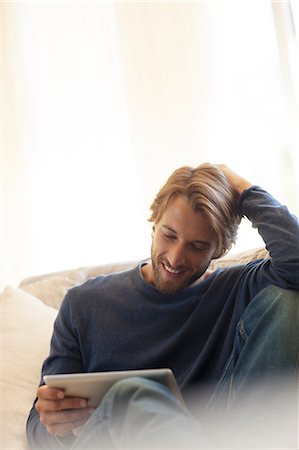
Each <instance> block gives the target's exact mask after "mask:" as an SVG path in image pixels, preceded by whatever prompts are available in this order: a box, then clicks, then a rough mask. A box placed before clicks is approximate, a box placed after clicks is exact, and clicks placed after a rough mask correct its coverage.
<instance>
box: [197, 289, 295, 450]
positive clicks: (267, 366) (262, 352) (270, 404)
mask: <svg viewBox="0 0 299 450" xmlns="http://www.w3.org/2000/svg"><path fill="white" fill-rule="evenodd" d="M298 359H299V292H298V291H292V290H286V289H281V288H278V287H276V286H272V285H271V286H268V287H267V288H265V289H264V290H262V291H261V292H260V293H259V294H257V295H256V297H255V298H254V299H253V300H252V301H251V302H250V304H249V305H248V307H247V308H246V310H245V311H244V313H243V315H242V317H241V319H240V321H239V323H238V326H237V330H236V335H235V341H234V345H233V350H232V353H231V356H230V358H229V361H228V364H227V367H226V369H225V371H224V373H223V376H222V379H221V380H220V382H219V384H218V386H217V389H216V391H215V393H214V395H213V398H212V399H211V401H210V404H209V407H208V414H207V416H206V417H207V421H209V423H210V425H211V424H212V426H213V424H214V423H215V421H217V420H218V419H219V418H220V421H219V420H218V423H220V422H221V421H222V423H223V427H224V428H226V430H227V434H230V436H232V435H233V434H234V435H235V436H236V432H237V433H238V432H240V430H242V433H243V434H242V433H240V434H242V436H243V438H244V436H246V439H247V441H248V442H249V443H250V444H251V445H252V447H250V448H256V447H254V443H256V445H260V443H261V442H263V443H264V445H265V446H268V447H269V446H270V448H277V447H276V446H275V447H273V445H274V443H275V445H278V443H279V442H281V444H282V448H297V445H296V444H297V443H298ZM248 442H247V445H248V446H249V444H248ZM269 442H270V444H269ZM292 445H294V447H292ZM271 446H272V447H271Z"/></svg>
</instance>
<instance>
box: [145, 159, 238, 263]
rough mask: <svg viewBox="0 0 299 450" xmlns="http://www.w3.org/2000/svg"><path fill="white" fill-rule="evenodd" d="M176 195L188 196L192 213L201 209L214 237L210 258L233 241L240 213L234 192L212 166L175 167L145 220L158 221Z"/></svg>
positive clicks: (221, 251) (222, 251) (215, 167)
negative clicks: (215, 243) (215, 239)
mask: <svg viewBox="0 0 299 450" xmlns="http://www.w3.org/2000/svg"><path fill="white" fill-rule="evenodd" d="M178 196H184V197H186V198H187V199H188V201H189V203H190V205H191V207H192V209H193V210H194V211H195V212H203V213H204V214H205V216H206V218H207V220H208V222H209V224H210V226H211V228H212V230H213V231H214V232H215V234H216V237H217V248H216V251H215V254H214V256H213V258H219V257H220V256H223V255H224V254H225V253H226V252H227V251H228V250H229V249H230V248H231V246H232V244H233V243H235V241H236V237H237V231H238V225H239V223H240V220H241V216H240V215H239V214H238V211H237V203H238V199H239V194H238V192H237V191H236V190H235V189H234V188H232V187H231V185H230V184H229V183H228V181H227V179H226V177H225V175H224V174H223V173H222V171H221V170H220V169H219V168H218V167H217V166H215V165H212V164H208V163H205V164H201V165H200V166H198V167H196V168H194V167H188V166H185V167H181V168H180V169H177V170H175V171H174V172H173V173H172V175H170V177H169V178H168V180H167V182H166V183H165V184H164V186H163V187H162V188H161V189H160V191H159V192H158V194H157V195H156V198H155V200H154V202H153V203H152V205H151V208H150V209H151V211H152V214H151V216H150V218H149V222H154V223H158V222H159V221H160V219H161V217H162V215H163V214H164V212H165V210H166V208H167V207H168V205H169V203H170V201H172V200H173V199H174V198H176V197H178Z"/></svg>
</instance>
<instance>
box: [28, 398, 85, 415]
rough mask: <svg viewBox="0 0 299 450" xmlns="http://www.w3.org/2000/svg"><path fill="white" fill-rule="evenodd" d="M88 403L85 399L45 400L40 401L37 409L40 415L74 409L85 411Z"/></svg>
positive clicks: (36, 405)
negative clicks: (43, 412) (45, 412)
mask: <svg viewBox="0 0 299 450" xmlns="http://www.w3.org/2000/svg"><path fill="white" fill-rule="evenodd" d="M87 406H88V402H87V400H86V399H84V398H75V397H65V398H64V399H62V400H43V399H38V401H37V402H36V404H35V409H36V410H37V411H38V412H39V413H40V412H42V411H62V410H72V409H84V408H86V407H87Z"/></svg>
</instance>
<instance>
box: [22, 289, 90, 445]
mask: <svg viewBox="0 0 299 450" xmlns="http://www.w3.org/2000/svg"><path fill="white" fill-rule="evenodd" d="M69 297H70V294H67V295H66V297H65V299H64V301H63V303H62V305H61V308H60V311H59V313H58V316H57V318H56V321H55V323H54V331H53V335H52V339H51V350H50V354H49V356H48V357H47V358H46V360H45V362H44V364H43V368H42V377H43V376H44V375H45V374H58V373H75V372H78V373H79V372H83V369H82V360H81V354H80V346H79V343H78V339H77V336H76V332H75V330H74V329H73V327H72V312H71V308H70V305H69ZM42 384H44V383H43V381H42V379H41V382H40V385H42ZM26 429H27V437H28V441H29V444H30V447H31V448H32V449H48V448H49V449H50V448H56V449H57V448H65V442H64V441H65V439H60V438H57V437H56V436H54V435H51V434H49V433H48V431H47V429H46V427H45V426H44V425H43V424H42V423H41V422H40V420H39V413H38V412H37V411H36V409H35V402H34V404H33V406H32V409H31V411H30V414H29V417H28V419H27V425H26ZM70 439H72V437H71V438H70ZM66 443H67V444H69V439H68V438H67V442H66Z"/></svg>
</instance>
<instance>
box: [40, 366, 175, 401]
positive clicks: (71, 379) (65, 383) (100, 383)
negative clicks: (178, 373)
mask: <svg viewBox="0 0 299 450" xmlns="http://www.w3.org/2000/svg"><path fill="white" fill-rule="evenodd" d="M129 377H143V378H148V379H151V380H155V381H158V382H159V383H162V384H164V385H165V386H167V387H168V388H169V389H170V390H171V391H172V392H173V394H174V395H175V396H176V398H177V399H178V400H179V401H180V402H181V403H182V404H184V400H183V398H182V395H181V392H180V389H179V387H178V385H177V382H176V380H175V378H174V375H173V372H172V370H171V369H141V370H124V371H123V370H121V371H113V372H91V373H72V374H62V375H44V377H43V379H44V382H45V383H46V385H47V386H49V387H52V388H58V389H63V390H64V392H65V395H66V396H68V397H83V398H86V399H88V401H89V404H90V405H92V406H98V405H99V403H100V402H101V400H102V398H103V397H104V395H105V394H106V392H107V391H108V390H109V389H110V388H111V387H112V385H113V384H114V383H116V382H117V381H119V380H122V379H124V378H129Z"/></svg>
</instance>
